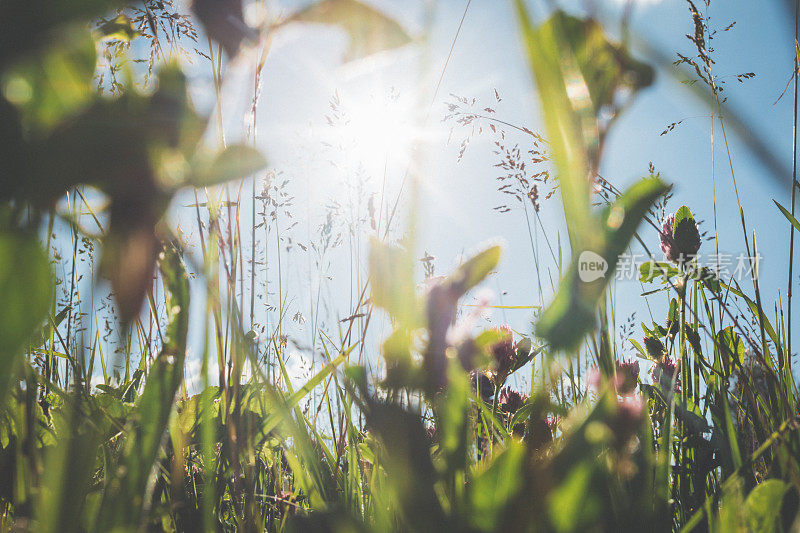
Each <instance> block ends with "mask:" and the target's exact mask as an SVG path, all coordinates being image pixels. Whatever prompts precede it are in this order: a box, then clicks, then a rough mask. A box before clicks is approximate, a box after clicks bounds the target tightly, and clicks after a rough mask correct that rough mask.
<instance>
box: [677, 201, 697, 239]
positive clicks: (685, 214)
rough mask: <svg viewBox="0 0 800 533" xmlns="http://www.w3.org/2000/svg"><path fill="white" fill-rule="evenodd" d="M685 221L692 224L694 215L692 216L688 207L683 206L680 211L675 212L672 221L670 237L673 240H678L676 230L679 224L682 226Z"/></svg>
mask: <svg viewBox="0 0 800 533" xmlns="http://www.w3.org/2000/svg"><path fill="white" fill-rule="evenodd" d="M687 221H692V222H694V215H692V211H691V210H690V209H689V208H688V207H686V206H685V205H683V206H681V207H680V209H678V210H677V211H676V212H675V221H674V223H673V225H672V237H673V238H675V239H677V238H678V228H679V227H680V225H681V224H683V223H685V222H687Z"/></svg>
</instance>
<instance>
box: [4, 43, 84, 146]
mask: <svg viewBox="0 0 800 533" xmlns="http://www.w3.org/2000/svg"><path fill="white" fill-rule="evenodd" d="M56 40H57V42H56V43H55V45H54V46H52V47H50V48H47V49H46V50H44V51H43V52H42V53H38V54H35V55H31V56H27V57H25V58H24V59H21V60H19V61H18V62H17V63H16V64H14V65H13V66H11V67H10V68H8V69H7V70H5V71H4V72H2V75H0V88H2V91H3V96H5V98H6V99H7V100H8V101H9V102H11V103H12V104H14V105H16V106H17V107H18V108H19V109H20V111H21V112H22V120H23V126H24V128H25V130H26V132H27V133H28V135H32V134H33V135H36V136H41V135H42V134H43V133H44V132H47V131H49V130H51V129H52V128H53V127H54V126H55V125H56V124H58V123H60V122H61V121H63V120H64V119H66V118H68V117H70V116H72V115H74V114H76V113H77V112H79V111H80V110H81V109H83V108H84V107H85V106H86V105H88V104H89V103H90V101H91V99H92V98H93V97H94V88H93V86H92V77H93V76H94V71H95V63H96V60H97V59H96V53H95V43H94V39H92V36H91V35H90V33H89V32H88V31H86V30H85V29H84V28H81V27H75V28H69V29H64V30H62V31H60V32H59V34H58V37H57V39H56Z"/></svg>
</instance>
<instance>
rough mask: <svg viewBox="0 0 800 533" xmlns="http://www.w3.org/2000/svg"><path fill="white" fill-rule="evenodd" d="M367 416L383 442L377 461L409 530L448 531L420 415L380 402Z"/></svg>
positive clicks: (374, 404) (370, 409) (368, 421)
mask: <svg viewBox="0 0 800 533" xmlns="http://www.w3.org/2000/svg"><path fill="white" fill-rule="evenodd" d="M366 415H367V424H368V425H369V426H370V427H371V428H372V431H374V432H375V434H376V436H377V437H378V438H379V439H380V442H381V444H382V446H381V448H380V452H381V453H380V454H379V457H378V460H379V463H380V464H381V466H382V467H383V468H384V469H385V471H386V474H387V475H388V476H389V479H390V480H391V483H389V484H387V486H386V490H388V491H390V493H391V495H392V501H393V504H394V505H396V506H397V511H398V513H399V515H400V517H401V520H402V521H403V522H404V523H405V524H407V529H408V530H410V531H445V530H448V529H449V528H448V527H447V522H446V520H447V518H446V515H445V512H444V509H443V508H442V504H441V502H440V501H439V496H438V495H437V493H436V490H435V487H434V483H435V482H436V479H437V475H436V469H435V468H434V465H433V462H432V461H431V454H430V444H429V440H428V436H427V435H426V433H425V428H424V427H423V425H422V421H421V419H420V416H419V415H418V414H416V413H412V412H409V411H406V410H405V409H403V408H401V407H400V406H399V405H395V404H384V403H377V402H373V403H371V405H369V408H368V410H367V413H366ZM404 529H406V528H404Z"/></svg>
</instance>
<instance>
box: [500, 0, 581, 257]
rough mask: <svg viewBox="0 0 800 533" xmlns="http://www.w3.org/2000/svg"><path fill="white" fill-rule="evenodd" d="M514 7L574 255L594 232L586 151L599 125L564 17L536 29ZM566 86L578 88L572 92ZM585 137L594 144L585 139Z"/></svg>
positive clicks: (519, 6) (518, 4) (520, 6)
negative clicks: (570, 51)
mask: <svg viewBox="0 0 800 533" xmlns="http://www.w3.org/2000/svg"><path fill="white" fill-rule="evenodd" d="M515 5H516V8H517V18H518V20H519V23H520V25H521V28H522V37H523V41H524V45H525V47H526V50H527V52H528V63H529V65H530V69H531V71H532V72H533V75H534V79H535V81H536V90H537V92H538V95H539V101H540V104H541V109H542V114H543V116H544V123H545V129H546V131H547V138H548V141H549V143H550V149H551V153H552V160H553V162H554V164H555V167H556V171H557V173H558V180H559V184H560V189H561V200H562V202H563V204H564V214H565V215H566V221H567V231H568V232H569V238H570V246H571V247H572V249H573V250H575V249H578V248H579V247H580V246H581V245H582V243H583V241H584V239H583V232H586V231H588V230H589V228H590V224H589V215H590V209H589V207H590V206H589V171H590V162H589V160H588V156H587V146H588V145H589V144H590V143H593V144H594V150H595V151H596V150H597V146H596V145H597V135H596V119H595V117H594V114H593V111H592V108H591V101H590V100H589V98H588V94H587V93H588V90H587V89H586V86H585V84H584V82H583V80H582V76H581V74H580V71H579V69H578V66H577V64H576V62H575V59H574V58H573V57H571V55H570V54H568V53H566V52H567V50H568V47H567V46H566V44H565V42H564V35H563V31H562V30H561V28H560V22H561V20H562V18H563V15H554V16H553V17H552V18H551V19H550V20H549V21H548V22H545V23H544V24H542V25H541V26H540V27H539V28H534V27H533V24H532V22H531V19H530V17H529V16H528V12H527V9H526V8H525V3H524V2H523V0H516V1H515ZM565 80H570V83H572V84H573V85H574V86H573V87H571V88H570V89H571V90H570V91H569V92H568V87H567V85H566V82H565ZM581 89H583V90H581ZM570 94H572V95H573V98H570V96H569V95H570ZM584 130H588V131H584ZM587 134H588V136H589V137H593V138H594V140H593V141H591V140H589V139H586V136H587Z"/></svg>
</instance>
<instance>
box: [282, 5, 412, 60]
mask: <svg viewBox="0 0 800 533" xmlns="http://www.w3.org/2000/svg"><path fill="white" fill-rule="evenodd" d="M288 22H313V23H321V24H335V25H337V26H339V27H341V28H342V29H343V30H344V31H346V32H347V35H348V37H349V38H350V44H349V46H348V48H347V51H346V52H345V55H344V60H345V61H354V60H356V59H361V58H364V57H367V56H370V55H372V54H375V53H377V52H382V51H384V50H391V49H394V48H399V47H401V46H404V45H406V44H408V43H410V42H411V37H409V35H408V34H407V33H406V32H405V30H404V29H403V27H402V26H400V24H399V23H398V22H397V21H396V20H394V19H393V18H391V17H389V16H387V15H385V14H384V13H383V12H381V11H379V10H377V9H375V8H374V7H371V6H370V5H368V4H365V3H363V2H359V1H358V0H322V1H320V2H317V3H316V4H312V5H311V6H309V7H307V8H306V9H304V10H302V11H300V12H299V13H297V14H295V15H294V16H292V17H291V18H290V19H289V20H288Z"/></svg>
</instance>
